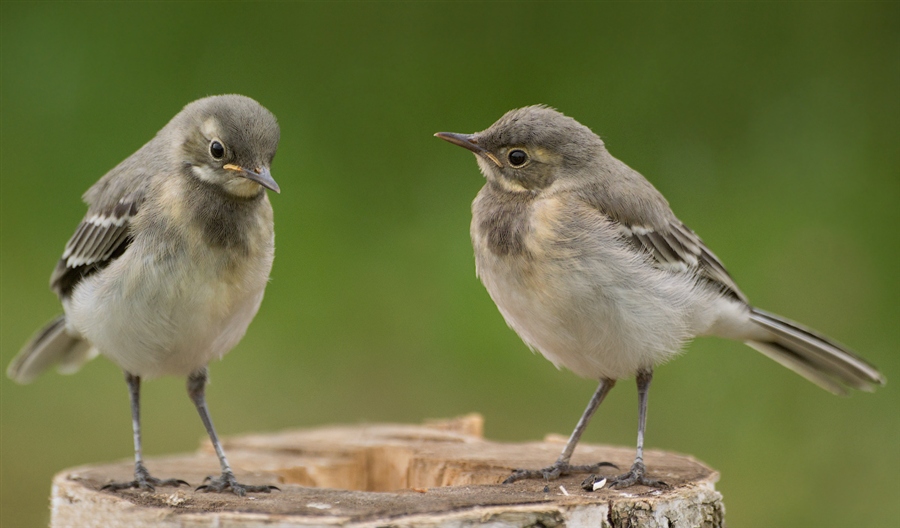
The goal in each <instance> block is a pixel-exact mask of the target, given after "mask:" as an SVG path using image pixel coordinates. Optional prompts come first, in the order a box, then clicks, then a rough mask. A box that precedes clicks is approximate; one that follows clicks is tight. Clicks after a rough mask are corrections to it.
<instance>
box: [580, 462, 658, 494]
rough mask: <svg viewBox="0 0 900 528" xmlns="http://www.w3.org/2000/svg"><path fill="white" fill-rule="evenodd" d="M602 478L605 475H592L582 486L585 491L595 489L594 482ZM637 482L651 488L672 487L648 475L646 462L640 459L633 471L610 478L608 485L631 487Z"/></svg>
mask: <svg viewBox="0 0 900 528" xmlns="http://www.w3.org/2000/svg"><path fill="white" fill-rule="evenodd" d="M601 480H603V477H598V476H596V475H591V476H590V477H588V478H586V479H585V480H584V482H582V483H581V488H582V489H583V490H585V491H593V490H594V483H595V482H599V481H601ZM636 484H637V485H641V486H647V487H649V488H662V489H665V488H668V487H670V486H669V485H668V484H666V483H665V482H663V481H661V480H657V479H652V478H649V477H647V468H646V467H645V466H644V463H643V462H640V461H635V463H634V464H633V465H632V466H631V471H629V472H628V473H624V474H622V475H618V476H616V477H612V478H610V479H609V480H608V484H607V487H609V488H610V489H622V488H629V487H631V486H634V485H636Z"/></svg>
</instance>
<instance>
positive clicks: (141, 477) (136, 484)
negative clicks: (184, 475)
mask: <svg viewBox="0 0 900 528" xmlns="http://www.w3.org/2000/svg"><path fill="white" fill-rule="evenodd" d="M182 484H184V485H185V486H190V484H189V483H187V482H186V481H184V480H181V479H174V478H171V479H165V480H161V479H158V478H156V477H151V476H150V474H149V473H148V472H147V471H146V470H144V471H135V474H134V480H132V481H130V482H110V483H109V484H107V485H105V486H103V487H102V488H100V491H120V490H125V489H131V488H135V489H141V490H144V491H149V492H154V491H156V486H174V487H176V488H177V487H179V486H181V485H182Z"/></svg>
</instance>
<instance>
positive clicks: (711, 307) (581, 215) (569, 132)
mask: <svg viewBox="0 0 900 528" xmlns="http://www.w3.org/2000/svg"><path fill="white" fill-rule="evenodd" d="M435 135H436V136H437V137H439V138H441V139H444V140H446V141H449V142H450V143H453V144H455V145H459V146H461V147H463V148H466V149H468V150H470V151H472V152H474V153H475V156H476V160H477V162H478V166H479V168H480V169H481V172H482V173H483V175H484V176H485V178H486V179H487V183H486V184H485V186H484V187H483V188H482V189H481V191H480V192H479V193H478V196H477V197H476V198H475V201H474V202H473V204H472V224H471V236H472V245H473V246H474V249H475V268H476V272H477V274H478V276H479V277H480V278H481V281H482V282H483V283H484V286H485V288H486V289H487V291H488V293H489V294H490V296H491V299H493V301H494V302H495V303H496V304H497V307H498V308H499V309H500V313H501V314H503V318H504V319H505V320H506V322H507V324H509V326H510V327H511V328H512V329H513V330H515V331H516V333H518V334H519V336H520V337H521V338H522V339H523V340H524V341H525V343H526V344H528V346H530V347H531V348H532V349H537V350H538V351H540V352H541V354H543V355H544V357H546V358H547V359H549V360H550V361H552V362H553V363H554V364H555V365H556V366H557V367H566V368H568V369H569V370H571V371H573V372H574V373H575V374H578V375H579V376H582V377H587V378H592V379H596V380H599V382H600V384H599V386H598V388H597V390H596V392H595V393H594V395H593V397H592V398H591V400H590V402H589V403H588V406H587V409H585V411H584V414H583V415H582V416H581V419H580V420H579V421H578V424H577V425H576V427H575V430H574V431H573V432H572V435H571V437H570V438H569V441H568V442H567V444H566V446H565V449H563V451H562V454H560V456H559V458H558V459H557V460H556V462H555V463H553V464H552V465H550V466H549V467H546V468H544V469H538V470H526V469H518V470H516V471H514V472H513V474H512V475H510V477H509V478H507V479H506V481H505V482H506V483H510V482H515V481H517V480H520V479H526V478H545V479H554V478H558V477H559V476H562V475H567V474H570V473H574V472H593V471H596V470H597V469H598V468H599V467H601V466H603V465H611V464H608V463H599V464H595V465H586V466H575V465H570V464H569V461H570V459H571V457H572V453H573V451H574V450H575V446H576V444H577V443H578V440H579V438H580V437H581V435H582V433H583V432H584V430H585V428H586V427H587V424H588V422H589V420H590V419H591V416H592V415H593V414H594V411H596V410H597V407H598V406H599V405H600V403H601V402H602V401H603V399H604V397H605V396H606V394H607V393H608V392H609V390H610V389H612V387H613V385H615V383H616V380H618V379H621V378H627V377H631V376H635V377H636V379H637V388H638V409H639V413H638V438H637V455H636V457H635V461H634V464H633V465H632V467H631V470H630V471H628V472H627V473H625V474H623V475H619V476H617V477H614V478H612V479H610V480H609V483H610V486H611V487H613V488H623V487H628V486H632V485H635V484H641V485H645V486H657V487H664V486H665V483H664V482H662V481H660V480H658V479H653V478H650V477H649V476H648V475H647V471H646V468H645V466H644V462H643V446H644V429H645V425H646V419H647V393H648V389H649V387H650V381H651V379H652V377H653V368H654V366H656V365H659V364H661V363H663V362H665V361H667V360H669V359H671V358H672V357H674V356H675V355H677V354H678V353H679V351H680V350H681V348H682V346H683V345H684V344H685V343H686V342H687V341H688V340H690V339H692V338H694V337H696V336H702V335H714V336H720V337H725V338H729V339H736V340H738V341H743V342H745V343H746V344H748V345H750V346H751V347H753V348H755V349H756V350H758V351H760V352H762V353H763V354H765V355H766V356H768V357H770V358H772V359H774V360H775V361H777V362H779V363H781V364H782V365H784V366H786V367H788V368H790V369H791V370H793V371H795V372H797V373H798V374H800V375H801V376H803V377H805V378H806V379H808V380H810V381H812V382H813V383H815V384H817V385H819V386H820V387H822V388H824V389H826V390H828V391H831V392H833V393H836V394H843V393H845V392H846V390H845V387H852V388H856V389H862V390H868V391H871V390H873V389H874V387H875V386H876V385H882V384H884V382H885V380H884V377H883V376H882V375H881V373H880V372H878V370H877V369H876V368H875V367H874V366H872V365H871V364H869V363H868V362H866V361H865V360H863V359H862V358H860V357H858V356H856V355H855V354H853V353H852V352H850V351H849V350H847V348H845V347H844V346H843V345H841V344H838V343H836V342H834V341H832V340H831V339H829V338H827V337H825V336H822V335H820V334H818V333H816V332H814V331H812V330H809V329H807V328H805V327H803V326H800V325H799V324H797V323H794V322H792V321H789V320H787V319H784V318H782V317H780V316H777V315H774V314H770V313H767V312H764V311H762V310H759V309H757V308H755V307H753V306H752V305H751V304H750V303H749V302H748V300H747V297H746V296H744V294H743V293H741V291H740V289H739V288H738V286H737V284H735V282H734V280H732V278H731V276H730V275H729V274H728V272H727V271H726V270H725V268H724V266H723V265H722V263H721V262H720V261H719V259H718V258H717V257H716V256H715V255H714V254H713V253H712V252H711V251H710V250H709V249H708V248H707V247H706V246H705V245H704V244H703V241H702V240H700V238H699V237H698V236H697V235H696V234H695V233H694V232H693V231H691V230H690V229H689V228H688V227H687V226H685V225H684V224H683V223H682V222H681V221H679V220H678V218H677V217H676V216H675V214H674V213H673V212H672V210H671V209H670V208H669V204H668V202H667V201H666V199H665V198H663V196H662V195H661V194H660V193H659V191H657V190H656V188H654V187H653V185H651V184H650V182H648V181H647V180H646V179H644V177H643V176H641V175H640V174H639V173H638V172H636V171H635V170H633V169H631V168H630V167H628V166H627V165H625V164H624V163H622V162H621V161H619V160H617V159H616V158H614V157H612V155H610V154H609V152H608V151H607V150H606V147H605V145H604V143H603V141H602V140H601V139H600V138H599V137H598V136H597V135H596V134H594V133H593V132H591V130H590V129H588V128H587V127H585V126H584V125H582V124H580V123H578V122H577V121H575V120H574V119H572V118H570V117H567V116H565V115H563V114H561V113H559V112H557V111H556V110H554V109H551V108H548V107H545V106H530V107H526V108H521V109H518V110H512V111H510V112H507V113H506V114H505V115H504V116H503V117H501V118H500V119H499V120H498V121H497V122H496V123H494V124H493V125H491V126H490V127H489V128H488V129H487V130H484V131H482V132H477V133H475V134H456V133H449V132H439V133H437V134H435ZM593 479H596V480H599V477H592V478H589V479H588V481H585V483H584V485H585V489H592V484H593Z"/></svg>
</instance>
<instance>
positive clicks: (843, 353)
mask: <svg viewBox="0 0 900 528" xmlns="http://www.w3.org/2000/svg"><path fill="white" fill-rule="evenodd" d="M750 320H751V321H753V322H754V323H756V324H758V325H760V326H762V327H763V328H765V329H766V330H767V331H768V332H769V334H770V336H771V339H769V340H753V341H748V342H747V344H748V345H750V346H751V347H753V348H755V349H756V350H758V351H760V352H762V353H763V354H765V355H766V356H768V357H770V358H772V359H774V360H775V361H777V362H779V363H781V364H782V365H784V366H786V367H787V368H789V369H791V370H793V371H794V372H796V373H797V374H800V375H801V376H803V377H804V378H806V379H808V380H809V381H811V382H813V383H815V384H816V385H818V386H820V387H822V388H823V389H825V390H827V391H829V392H832V393H835V394H846V393H847V391H846V389H845V386H850V387H852V388H855V389H859V390H864V391H869V392H871V391H873V390H874V389H875V386H876V385H884V382H885V379H884V376H882V374H881V373H880V372H878V369H877V368H875V367H874V366H873V365H872V364H871V363H869V362H867V361H866V360H864V359H863V358H861V357H859V356H857V355H856V354H854V353H853V352H851V351H850V350H848V349H847V347H845V346H843V345H841V344H840V343H837V342H835V341H833V340H831V339H829V338H827V337H825V336H823V335H821V334H819V333H817V332H815V331H813V330H810V329H808V328H804V327H803V326H801V325H799V324H797V323H795V322H793V321H789V320H787V319H784V318H782V317H780V316H777V315H774V314H770V313H767V312H764V311H762V310H759V309H757V308H753V309H752V311H751V312H750Z"/></svg>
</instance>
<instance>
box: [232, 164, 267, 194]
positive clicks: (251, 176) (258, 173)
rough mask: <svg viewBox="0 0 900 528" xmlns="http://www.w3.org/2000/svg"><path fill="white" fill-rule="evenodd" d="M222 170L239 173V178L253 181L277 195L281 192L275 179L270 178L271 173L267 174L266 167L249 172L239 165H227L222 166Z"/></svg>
mask: <svg viewBox="0 0 900 528" xmlns="http://www.w3.org/2000/svg"><path fill="white" fill-rule="evenodd" d="M222 168H223V169H225V170H230V171H234V172H238V173H240V176H241V177H243V178H247V179H248V180H250V181H254V182H256V183H258V184H260V185H262V186H263V187H265V188H266V189H270V190H273V191H275V192H277V193H280V192H281V187H279V186H278V184H277V183H276V182H275V179H274V178H272V173H271V172H269V168H268V167H260V168H257V169H256V170H250V169H245V168H244V167H241V166H240V165H234V164H231V163H228V164H227V165H223V166H222Z"/></svg>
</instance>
